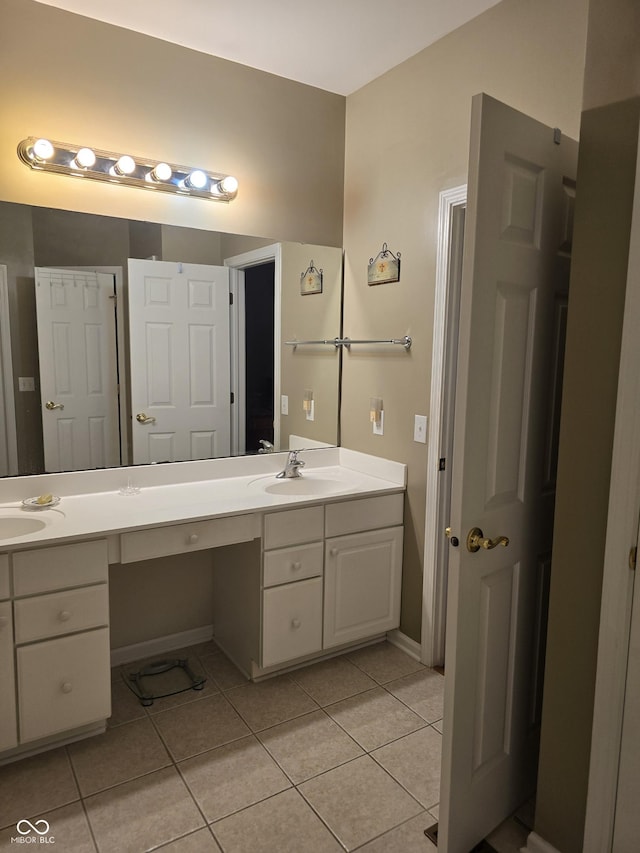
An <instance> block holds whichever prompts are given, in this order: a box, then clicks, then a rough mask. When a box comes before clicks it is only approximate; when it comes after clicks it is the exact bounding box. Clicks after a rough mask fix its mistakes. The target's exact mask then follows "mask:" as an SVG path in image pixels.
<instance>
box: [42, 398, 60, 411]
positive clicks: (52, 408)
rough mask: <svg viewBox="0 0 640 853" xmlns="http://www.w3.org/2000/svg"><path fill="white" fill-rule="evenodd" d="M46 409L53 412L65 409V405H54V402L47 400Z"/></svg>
mask: <svg viewBox="0 0 640 853" xmlns="http://www.w3.org/2000/svg"><path fill="white" fill-rule="evenodd" d="M44 407H45V409H49V411H50V412H52V411H53V410H54V409H61V410H62V409H64V403H54V402H53V400H47V402H46V403H45V404H44Z"/></svg>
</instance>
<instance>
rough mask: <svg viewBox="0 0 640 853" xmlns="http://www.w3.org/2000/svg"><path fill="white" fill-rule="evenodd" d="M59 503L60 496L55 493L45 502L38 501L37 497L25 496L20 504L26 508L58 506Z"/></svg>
mask: <svg viewBox="0 0 640 853" xmlns="http://www.w3.org/2000/svg"><path fill="white" fill-rule="evenodd" d="M59 503H60V498H59V497H58V496H57V495H52V496H51V500H50V501H48V502H47V503H46V504H43V503H38V497H35V498H25V499H24V500H23V501H22V506H24V507H27V509H51V507H52V506H58V504H59Z"/></svg>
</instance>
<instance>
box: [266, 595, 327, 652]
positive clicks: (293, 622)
mask: <svg viewBox="0 0 640 853" xmlns="http://www.w3.org/2000/svg"><path fill="white" fill-rule="evenodd" d="M321 648H322V578H311V579H310V580H305V581H300V582H299V583H290V584H287V585H286V586H277V587H272V588H271V589H265V591H264V593H263V600H262V666H272V665H273V664H275V663H282V661H286V660H293V659H294V658H298V657H301V656H302V655H307V654H310V653H311V652H317V651H320V649H321Z"/></svg>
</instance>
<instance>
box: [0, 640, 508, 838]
mask: <svg viewBox="0 0 640 853" xmlns="http://www.w3.org/2000/svg"><path fill="white" fill-rule="evenodd" d="M180 654H181V655H182V654H186V655H188V657H189V660H190V662H191V663H193V664H194V667H200V668H202V669H204V670H205V672H206V675H207V676H208V680H207V684H206V686H205V689H204V690H202V691H199V692H196V691H188V692H186V693H181V694H179V695H177V696H173V697H168V698H166V699H160V700H156V701H155V702H154V704H153V705H152V706H151V707H150V708H148V709H145V708H143V707H142V706H141V705H140V703H139V702H138V700H137V698H136V697H135V696H134V695H133V693H132V692H131V691H130V690H129V688H128V687H127V686H126V684H125V683H124V681H123V679H122V675H121V671H120V670H114V678H113V716H112V717H111V719H110V721H109V728H108V730H107V731H106V732H105V734H103V735H99V736H97V737H93V738H89V739H87V740H84V741H79V742H77V743H74V744H71V745H69V746H67V747H60V748H57V749H55V750H52V751H50V752H47V753H42V754H40V755H37V756H34V757H32V758H26V759H23V760H21V761H18V762H16V763H14V764H9V765H5V766H4V767H0V851H4V850H5V849H6V850H8V849H9V848H10V847H11V846H12V842H11V838H15V837H16V836H17V835H18V833H17V831H16V823H17V822H18V821H19V820H21V819H23V818H24V819H29V820H30V821H31V822H32V823H35V822H36V821H37V820H42V819H44V820H46V821H47V822H48V823H49V826H50V829H49V833H50V835H52V836H54V838H55V847H53V846H52V847H50V848H49V849H53V850H57V851H58V853H62V851H64V853H96V851H98V853H138V851H145V850H155V849H160V850H162V851H166V853H219V851H224V853H289V851H290V853H325V851H326V853H332V852H333V851H336V853H339V851H344V850H347V851H352V850H358V851H364V853H396V851H397V853H413V851H416V853H417V851H420V853H428V851H434V850H435V849H436V848H435V847H433V845H431V843H430V842H429V841H428V840H427V839H426V838H425V836H424V829H425V828H426V827H427V826H430V825H431V824H432V823H434V822H435V821H436V820H437V817H438V799H439V777H440V746H441V737H442V736H441V722H440V721H441V718H442V694H443V685H444V679H443V677H442V676H441V675H440V674H439V673H437V672H435V671H434V670H431V669H428V668H426V667H424V666H422V665H421V664H420V663H418V662H417V661H415V660H413V659H412V658H411V657H409V656H408V655H406V654H404V652H402V651H401V650H399V649H398V648H396V647H395V646H392V645H389V644H387V643H379V644H376V645H374V646H369V647H367V648H365V649H360V650H358V651H355V652H352V653H348V654H345V655H342V656H341V657H336V658H333V659H331V660H329V661H324V662H321V663H316V664H311V665H309V666H307V667H305V668H304V669H300V670H297V671H296V672H292V673H290V674H288V675H281V676H278V677H276V678H273V679H270V680H268V681H264V682H261V683H259V684H251V683H248V682H247V681H246V680H245V679H244V677H243V676H242V675H241V674H240V673H239V672H238V671H237V670H236V669H235V667H234V666H233V665H232V664H231V663H230V662H229V661H228V660H227V658H226V657H224V655H223V654H222V653H221V652H220V651H219V650H218V649H217V647H216V646H215V645H214V644H213V643H207V644H203V645H200V646H194V647H192V648H190V649H188V650H181V652H180ZM39 826H41V827H42V826H44V824H40V825H39ZM14 843H15V842H14ZM14 849H15V848H14ZM515 849H517V848H515Z"/></svg>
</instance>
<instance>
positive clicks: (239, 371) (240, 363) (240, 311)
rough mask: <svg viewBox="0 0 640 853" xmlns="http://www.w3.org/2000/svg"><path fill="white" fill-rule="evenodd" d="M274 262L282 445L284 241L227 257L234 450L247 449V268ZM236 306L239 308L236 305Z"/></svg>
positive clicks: (276, 426) (276, 400)
mask: <svg viewBox="0 0 640 853" xmlns="http://www.w3.org/2000/svg"><path fill="white" fill-rule="evenodd" d="M270 262H271V263H273V264H274V271H273V443H274V445H275V447H277V448H279V447H280V384H281V369H280V353H281V351H282V320H281V308H282V245H281V244H280V243H273V244H272V245H270V246H263V247H262V248H260V249H253V250H251V251H250V252H243V253H242V254H240V255H233V256H232V257H230V258H225V259H224V260H223V264H224V266H225V267H229V291H230V293H231V296H232V299H233V305H232V306H230V309H231V320H230V326H229V342H230V349H231V391H232V392H233V395H234V400H235V405H233V406H232V407H231V454H232V456H236V455H237V454H238V453H239V452H241V451H242V452H244V451H245V449H246V448H245V417H246V397H245V395H246V389H245V380H244V376H245V326H244V306H245V302H244V271H245V270H246V269H249V267H257V266H260V265H261V264H267V263H270ZM234 308H235V309H236V310H235V311H234V310H233V309H234Z"/></svg>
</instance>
